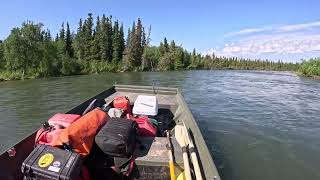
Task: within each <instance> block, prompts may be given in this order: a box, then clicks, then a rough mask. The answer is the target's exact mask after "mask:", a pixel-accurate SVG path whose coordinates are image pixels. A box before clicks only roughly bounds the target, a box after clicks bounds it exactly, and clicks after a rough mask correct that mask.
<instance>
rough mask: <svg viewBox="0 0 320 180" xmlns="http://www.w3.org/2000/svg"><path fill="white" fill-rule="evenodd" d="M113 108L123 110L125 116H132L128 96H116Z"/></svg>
mask: <svg viewBox="0 0 320 180" xmlns="http://www.w3.org/2000/svg"><path fill="white" fill-rule="evenodd" d="M113 106H114V107H115V108H118V109H122V110H123V111H124V113H125V114H131V107H130V101H129V99H128V98H127V97H126V96H116V97H115V98H114V99H113Z"/></svg>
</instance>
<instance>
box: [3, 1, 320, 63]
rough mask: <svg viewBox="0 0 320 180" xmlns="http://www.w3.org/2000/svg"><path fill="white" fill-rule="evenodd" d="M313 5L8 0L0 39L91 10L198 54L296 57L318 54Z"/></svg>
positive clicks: (73, 22)
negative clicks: (30, 24) (138, 24)
mask: <svg viewBox="0 0 320 180" xmlns="http://www.w3.org/2000/svg"><path fill="white" fill-rule="evenodd" d="M319 7H320V1H319V0H300V1H295V0H290V1H289V0H268V1H267V0H207V1H204V0H202V1H201V0H198V1H196V0H194V1H189V0H179V1H178V0H176V1H173V0H161V1H151V0H135V1H132V0H128V1H120V0H90V1H89V0H77V1H75V0H73V1H72V0H67V1H66V0H54V1H43V0H42V1H40V0H33V1H31V0H10V1H3V2H1V6H0V39H5V38H6V37H7V36H8V35H9V34H10V30H11V29H12V28H13V27H19V26H20V25H21V23H22V22H23V21H26V20H31V21H34V22H41V23H43V24H44V28H48V29H50V31H51V32H52V33H56V32H58V30H59V28H60V26H61V24H62V22H67V21H68V22H69V24H70V26H71V29H72V30H73V31H76V28H77V25H78V22H79V19H80V18H83V19H84V18H86V16H87V14H88V13H89V12H91V13H93V15H94V16H97V15H100V16H101V15H102V14H106V15H112V16H113V19H118V20H119V21H121V22H123V24H124V26H125V29H127V28H128V27H130V26H131V25H132V22H133V21H134V20H136V19H137V18H141V19H142V22H143V24H144V25H145V26H146V27H148V26H149V25H151V26H152V31H151V40H152V41H151V43H152V44H153V45H158V44H159V43H160V41H162V40H163V38H164V37H167V39H168V40H169V41H170V40H175V41H176V44H178V45H182V46H183V47H184V48H186V49H188V50H192V49H193V48H196V50H197V51H198V52H201V53H202V54H212V53H215V54H216V55H218V56H238V57H245V58H262V59H266V58H268V59H271V60H283V61H290V62H297V61H300V60H301V59H308V58H312V57H320V16H319Z"/></svg>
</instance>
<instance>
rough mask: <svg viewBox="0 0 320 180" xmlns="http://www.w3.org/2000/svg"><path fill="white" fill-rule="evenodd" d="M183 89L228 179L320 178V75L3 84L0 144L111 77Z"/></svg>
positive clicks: (171, 75) (220, 74)
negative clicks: (316, 76)
mask: <svg viewBox="0 0 320 180" xmlns="http://www.w3.org/2000/svg"><path fill="white" fill-rule="evenodd" d="M115 82H118V83H123V84H139V85H151V84H155V85H161V86H171V87H180V88H181V89H182V91H183V94H184V97H185V99H186V101H187V103H188V104H189V106H190V108H191V110H192V112H193V114H194V116H195V118H196V119H197V121H198V124H199V127H200V129H201V131H202V132H203V135H204V138H205V140H206V143H207V145H208V147H209V149H210V151H211V153H212V156H213V158H214V161H215V163H216V165H217V167H218V169H219V171H220V173H221V176H222V178H223V179H240V180H251V179H252V180H255V179H261V180H270V179H283V180H287V179H288V180H289V179H320V172H319V171H318V167H319V162H320V156H319V154H320V141H319V137H320V111H319V108H320V97H319V95H320V81H315V80H310V79H305V78H299V77H297V76H296V75H293V74H290V73H281V72H259V71H189V72H188V71H179V72H144V73H119V74H114V73H107V74H100V75H87V76H72V77H59V78H50V79H38V80H27V81H12V82H3V83H0V141H1V143H0V150H4V149H6V148H8V147H9V146H10V145H12V144H14V143H15V142H17V141H18V140H19V139H21V138H22V137H24V136H26V135H27V134H30V133H31V132H33V131H34V130H36V129H37V127H38V126H39V125H40V123H41V122H43V121H45V120H46V119H47V118H48V117H49V116H50V115H52V114H54V113H55V112H64V111H66V110H68V109H70V108H71V107H73V106H75V105H77V104H79V103H80V102H82V101H84V100H85V99H87V98H89V97H91V96H93V95H95V94H97V93H98V92H100V91H102V90H104V89H106V88H108V87H110V86H111V85H112V84H113V83H115Z"/></svg>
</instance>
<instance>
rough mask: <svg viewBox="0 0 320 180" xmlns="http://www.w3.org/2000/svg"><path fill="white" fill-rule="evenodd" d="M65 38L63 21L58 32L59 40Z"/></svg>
mask: <svg viewBox="0 0 320 180" xmlns="http://www.w3.org/2000/svg"><path fill="white" fill-rule="evenodd" d="M64 38H65V30H64V23H62V25H61V28H60V33H59V40H61V41H64Z"/></svg>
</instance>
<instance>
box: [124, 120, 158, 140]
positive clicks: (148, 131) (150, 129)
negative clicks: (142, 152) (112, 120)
mask: <svg viewBox="0 0 320 180" xmlns="http://www.w3.org/2000/svg"><path fill="white" fill-rule="evenodd" d="M130 119H132V120H134V121H136V122H137V123H138V133H139V135H140V136H148V137H155V136H156V135H157V128H156V127H155V126H153V124H152V123H151V122H150V121H149V119H148V116H138V117H131V118H130Z"/></svg>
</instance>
